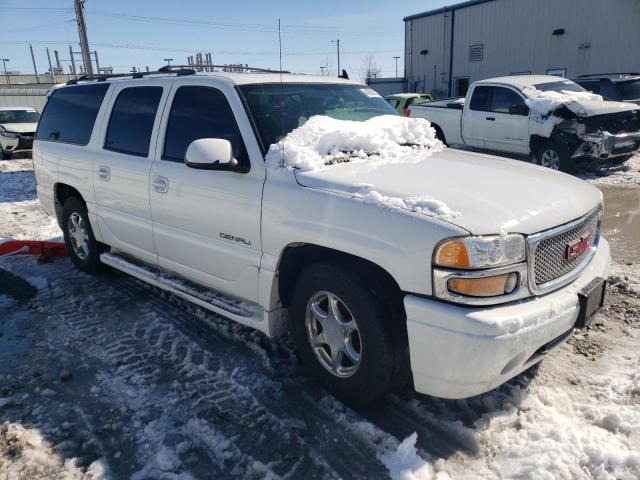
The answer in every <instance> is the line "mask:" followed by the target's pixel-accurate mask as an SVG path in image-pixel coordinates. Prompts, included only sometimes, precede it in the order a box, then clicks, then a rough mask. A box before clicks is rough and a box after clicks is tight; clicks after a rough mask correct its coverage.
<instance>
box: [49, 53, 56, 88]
mask: <svg viewBox="0 0 640 480" xmlns="http://www.w3.org/2000/svg"><path fill="white" fill-rule="evenodd" d="M47 60H49V75H51V83H56V75H55V73H53V65H51V54H50V53H49V47H47Z"/></svg>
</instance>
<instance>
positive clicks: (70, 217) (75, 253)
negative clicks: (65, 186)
mask: <svg viewBox="0 0 640 480" xmlns="http://www.w3.org/2000/svg"><path fill="white" fill-rule="evenodd" d="M62 231H63V233H64V243H65V244H66V246H67V251H68V252H69V258H70V259H71V261H72V262H73V264H74V265H75V266H76V267H77V268H78V269H80V270H82V271H83V272H87V273H94V272H97V271H98V270H100V267H101V266H102V264H101V263H100V254H101V253H102V252H104V251H105V247H104V245H102V244H100V243H98V242H97V241H96V239H95V237H94V236H93V230H92V229H91V224H90V223H89V215H88V214H87V207H86V206H85V204H84V203H83V202H82V201H81V200H79V199H78V198H75V197H71V198H69V199H67V201H66V202H64V208H63V210H62Z"/></svg>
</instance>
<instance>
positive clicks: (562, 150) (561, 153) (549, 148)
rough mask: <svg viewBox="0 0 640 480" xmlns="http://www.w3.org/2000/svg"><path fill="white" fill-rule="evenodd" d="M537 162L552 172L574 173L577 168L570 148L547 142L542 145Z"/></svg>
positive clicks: (536, 157)
mask: <svg viewBox="0 0 640 480" xmlns="http://www.w3.org/2000/svg"><path fill="white" fill-rule="evenodd" d="M535 160H536V163H537V164H538V165H541V166H543V167H547V168H550V169H552V170H560V171H563V172H573V171H575V168H576V165H575V160H574V159H573V158H571V153H570V151H569V148H567V147H566V146H565V145H562V144H560V143H557V142H547V143H545V144H544V145H542V147H540V149H539V150H538V152H537V154H536V155H535Z"/></svg>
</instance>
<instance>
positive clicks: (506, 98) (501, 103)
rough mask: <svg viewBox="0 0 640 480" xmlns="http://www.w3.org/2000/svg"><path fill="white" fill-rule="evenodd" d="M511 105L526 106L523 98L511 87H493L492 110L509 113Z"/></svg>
mask: <svg viewBox="0 0 640 480" xmlns="http://www.w3.org/2000/svg"><path fill="white" fill-rule="evenodd" d="M510 107H526V105H525V103H524V100H523V98H522V97H521V96H520V95H518V94H517V93H516V92H514V91H513V90H511V89H509V88H503V87H493V98H492V100H491V111H492V112H496V113H507V114H508V113H509V108H510Z"/></svg>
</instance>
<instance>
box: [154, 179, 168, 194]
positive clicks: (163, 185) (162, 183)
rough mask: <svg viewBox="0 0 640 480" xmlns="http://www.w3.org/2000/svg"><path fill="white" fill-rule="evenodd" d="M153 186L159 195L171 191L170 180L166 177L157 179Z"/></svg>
mask: <svg viewBox="0 0 640 480" xmlns="http://www.w3.org/2000/svg"><path fill="white" fill-rule="evenodd" d="M151 186H152V187H153V189H154V190H155V191H156V192H158V193H167V192H168V191H169V179H168V178H166V177H156V178H154V179H153V182H151Z"/></svg>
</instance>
